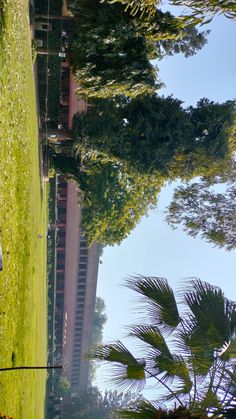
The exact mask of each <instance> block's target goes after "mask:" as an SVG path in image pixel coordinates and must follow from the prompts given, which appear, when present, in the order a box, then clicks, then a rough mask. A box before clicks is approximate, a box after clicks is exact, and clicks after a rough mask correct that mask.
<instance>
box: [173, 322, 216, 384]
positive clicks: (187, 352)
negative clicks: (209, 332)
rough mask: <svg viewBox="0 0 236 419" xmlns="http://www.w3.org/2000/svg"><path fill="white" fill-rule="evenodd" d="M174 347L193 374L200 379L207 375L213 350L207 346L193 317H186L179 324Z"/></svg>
mask: <svg viewBox="0 0 236 419" xmlns="http://www.w3.org/2000/svg"><path fill="white" fill-rule="evenodd" d="M175 346H176V348H178V349H179V351H180V353H182V354H183V355H184V356H185V358H186V357H187V358H188V362H189V367H190V365H191V369H192V371H193V372H194V374H196V375H200V376H202V377H204V376H206V375H207V374H208V372H209V370H210V368H211V367H212V365H213V362H214V360H215V350H214V348H212V346H210V345H209V342H208V340H207V339H206V336H205V335H204V334H203V333H202V330H201V328H200V327H199V324H198V323H197V320H196V318H195V317H194V316H193V315H189V316H186V317H185V319H184V320H183V321H182V322H181V327H179V329H178V334H177V337H176V340H175Z"/></svg>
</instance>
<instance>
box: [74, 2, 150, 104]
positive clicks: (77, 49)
mask: <svg viewBox="0 0 236 419" xmlns="http://www.w3.org/2000/svg"><path fill="white" fill-rule="evenodd" d="M69 7H70V8H71V10H72V11H73V13H74V14H76V15H77V16H78V19H79V22H76V23H75V24H74V26H73V27H72V28H71V27H70V32H71V35H70V37H69V51H70V62H71V64H72V67H73V70H74V72H75V73H76V77H77V79H78V81H79V82H80V85H81V87H80V89H79V94H80V95H83V96H85V97H115V96H117V95H120V94H122V95H127V96H131V97H135V96H136V95H139V94H142V93H151V92H154V91H155V89H156V88H158V83H157V76H156V70H155V68H154V67H153V65H152V64H151V63H150V59H151V58H155V57H154V55H153V52H151V45H150V43H146V41H145V38H144V37H142V36H140V35H139V34H138V33H137V31H136V28H135V25H134V24H133V23H132V17H131V16H130V15H129V14H128V13H126V12H125V11H124V7H123V6H122V5H109V4H106V3H101V2H100V1H99V0H89V1H88V0H86V1H81V2H78V3H76V2H70V4H69ZM152 50H154V49H153V48H152Z"/></svg>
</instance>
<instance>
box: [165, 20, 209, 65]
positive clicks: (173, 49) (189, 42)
mask: <svg viewBox="0 0 236 419" xmlns="http://www.w3.org/2000/svg"><path fill="white" fill-rule="evenodd" d="M209 33H210V31H209V30H208V31H205V32H199V31H198V30H197V29H196V27H195V26H186V27H184V28H183V29H182V30H181V31H180V34H179V36H178V37H175V38H172V39H171V38H170V39H163V40H161V41H159V42H157V52H158V58H159V59H161V58H162V57H166V56H169V55H174V54H179V53H182V54H184V56H185V57H186V58H188V57H191V56H192V55H194V54H196V52H197V51H198V50H200V49H202V48H203V46H204V45H205V44H206V43H207V35H208V34H209Z"/></svg>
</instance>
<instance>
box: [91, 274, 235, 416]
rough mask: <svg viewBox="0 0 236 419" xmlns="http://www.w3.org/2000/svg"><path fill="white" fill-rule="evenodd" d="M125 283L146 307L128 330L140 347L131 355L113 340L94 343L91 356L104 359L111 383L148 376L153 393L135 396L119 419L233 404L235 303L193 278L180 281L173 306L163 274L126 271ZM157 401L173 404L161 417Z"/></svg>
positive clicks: (142, 381) (130, 383) (140, 383)
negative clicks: (146, 396) (146, 397)
mask: <svg viewBox="0 0 236 419" xmlns="http://www.w3.org/2000/svg"><path fill="white" fill-rule="evenodd" d="M127 286H128V287H129V288H130V289H132V290H134V291H135V292H136V293H137V294H138V295H139V296H140V295H141V298H142V301H143V303H144V307H145V308H146V316H145V323H144V324H140V323H139V324H137V325H135V326H132V327H131V328H130V334H129V335H130V337H131V338H134V339H135V340H136V343H137V341H138V342H139V346H138V348H140V351H141V352H139V353H138V354H136V355H134V354H132V353H131V352H130V350H129V349H128V348H127V347H126V346H124V345H123V343H122V342H120V341H118V342H116V343H114V344H110V345H103V346H101V347H100V348H99V349H98V350H97V351H95V353H94V358H95V359H97V360H99V361H105V362H108V363H109V364H110V367H111V371H112V381H113V383H114V382H115V383H116V384H117V386H118V387H122V388H130V389H132V390H135V389H142V388H143V387H144V386H145V385H146V382H149V381H150V383H152V385H154V383H155V384H156V389H157V395H156V401H155V402H154V403H153V402H148V401H145V400H144V401H142V400H141V401H140V402H138V403H137V405H136V406H135V407H134V408H131V409H125V411H124V412H122V409H121V411H120V412H119V415H120V417H124V418H137V419H138V418H139V419H146V418H149V419H154V418H159V417H163V418H164V417H170V418H171V417H173V418H181V417H182V418H183V417H184V418H191V417H194V418H205V417H207V415H208V414H210V415H211V414H213V417H215V418H219V417H223V416H222V410H224V409H226V410H228V409H229V408H230V407H232V408H233V407H234V404H235V403H234V397H235V383H236V381H235V378H236V374H235V372H236V338H235V328H236V303H235V302H232V301H230V300H228V299H227V298H226V297H225V296H224V294H223V292H222V291H221V289H219V288H217V287H215V286H212V285H210V284H208V283H205V282H202V281H200V280H199V279H194V280H191V281H190V282H189V283H188V285H187V287H186V286H185V288H184V290H182V293H181V296H180V300H179V304H178V302H177V301H176V298H175V295H174V292H173V290H172V289H171V287H170V286H169V284H168V282H167V281H166V280H165V279H163V278H156V277H142V276H140V277H132V278H130V279H128V280H127ZM136 347H137V345H136ZM112 368H113V370H112ZM163 401H164V402H171V401H172V403H173V405H174V406H175V408H177V409H175V411H174V412H170V414H169V416H168V415H166V416H164V415H163V416H161V412H160V410H159V408H158V404H159V403H162V402H163Z"/></svg>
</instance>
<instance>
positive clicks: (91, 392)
mask: <svg viewBox="0 0 236 419" xmlns="http://www.w3.org/2000/svg"><path fill="white" fill-rule="evenodd" d="M136 400H137V396H133V395H132V394H131V393H129V392H126V393H118V392H117V391H106V392H105V394H104V396H103V395H102V394H101V393H100V392H99V390H98V389H97V387H91V388H89V389H88V391H87V392H84V393H82V394H81V395H80V396H79V397H73V398H72V399H71V400H67V402H66V403H65V405H64V408H63V419H112V418H113V417H114V415H113V413H114V411H115V410H116V409H119V408H122V407H126V408H128V406H130V405H131V404H132V403H134V401H136Z"/></svg>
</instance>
